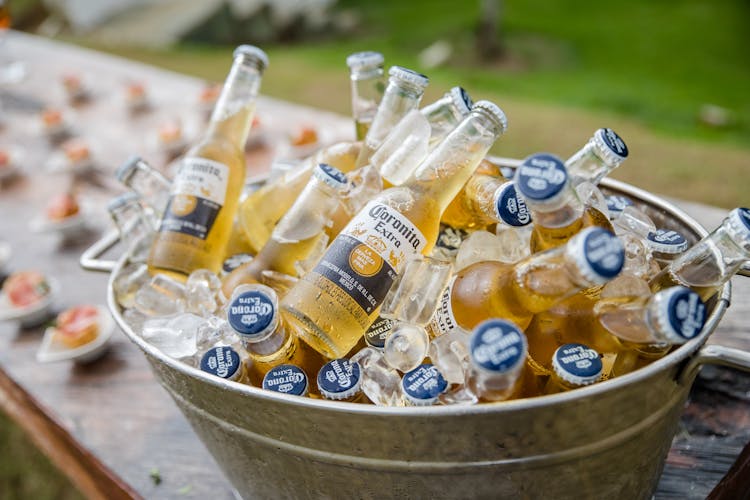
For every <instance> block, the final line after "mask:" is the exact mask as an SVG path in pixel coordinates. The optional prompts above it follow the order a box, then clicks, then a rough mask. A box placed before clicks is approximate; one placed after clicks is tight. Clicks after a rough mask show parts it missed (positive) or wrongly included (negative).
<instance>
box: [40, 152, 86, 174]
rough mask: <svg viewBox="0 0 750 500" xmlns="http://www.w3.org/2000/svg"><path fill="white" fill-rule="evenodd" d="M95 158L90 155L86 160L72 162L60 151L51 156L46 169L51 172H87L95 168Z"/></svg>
mask: <svg viewBox="0 0 750 500" xmlns="http://www.w3.org/2000/svg"><path fill="white" fill-rule="evenodd" d="M93 168H94V160H93V159H92V156H89V157H88V158H86V159H85V160H81V161H77V162H71V161H70V160H69V159H68V158H67V157H66V156H65V154H64V153H62V152H58V153H54V154H53V155H52V156H50V159H49V161H47V163H46V165H45V170H46V171H47V172H49V173H50V174H85V173H88V172H90V171H91V170H93Z"/></svg>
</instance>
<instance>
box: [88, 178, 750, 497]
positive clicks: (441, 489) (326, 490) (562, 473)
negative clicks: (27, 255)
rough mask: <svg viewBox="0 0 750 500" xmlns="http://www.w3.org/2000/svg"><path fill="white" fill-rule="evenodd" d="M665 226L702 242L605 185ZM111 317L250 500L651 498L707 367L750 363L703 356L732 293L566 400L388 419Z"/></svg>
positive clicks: (393, 411) (91, 259) (643, 200)
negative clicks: (215, 364)
mask: <svg viewBox="0 0 750 500" xmlns="http://www.w3.org/2000/svg"><path fill="white" fill-rule="evenodd" d="M602 185H603V187H604V189H605V190H606V191H607V192H609V193H615V194H624V195H626V196H628V197H630V198H631V199H633V200H634V201H636V202H637V203H638V204H639V205H640V206H641V207H642V208H644V209H645V210H647V212H648V213H649V215H651V216H652V217H653V218H654V219H655V220H656V222H657V225H658V226H660V227H667V228H672V229H678V230H681V231H682V232H683V233H685V234H687V235H688V236H689V238H690V239H692V240H693V241H697V240H698V239H699V238H701V237H702V236H704V235H705V234H706V231H705V229H703V228H702V227H701V226H700V225H699V224H698V223H697V222H696V221H694V220H693V219H691V218H690V217H689V216H688V215H686V214H685V213H684V212H682V211H681V210H679V209H678V208H676V207H675V206H673V205H671V204H669V203H667V202H665V201H664V200H661V199H659V198H656V197H654V196H653V195H651V194H649V193H647V192H645V191H642V190H639V189H637V188H634V187H632V186H629V185H627V184H623V183H620V182H616V181H612V180H608V179H607V180H605V181H604V182H603V183H602ZM113 241H114V240H113V237H110V238H109V240H107V241H102V242H100V243H99V244H98V245H95V247H92V248H91V249H89V251H87V253H86V254H84V256H82V259H81V264H82V265H83V266H84V267H85V268H87V269H95V270H107V271H110V270H111V271H113V272H112V277H111V278H110V283H109V287H108V298H107V301H108V304H109V307H110V309H111V312H112V314H113V316H114V317H115V320H116V321H117V323H118V324H119V325H120V327H121V328H122V329H123V330H124V332H125V333H126V335H127V336H128V337H129V338H130V340H132V341H133V342H134V343H135V344H136V345H137V346H138V347H140V348H141V349H142V350H143V352H144V354H145V355H146V357H147V359H148V360H149V362H150V363H151V366H152V368H153V371H154V373H155V374H156V377H157V379H158V380H159V381H160V382H161V384H162V385H163V386H164V387H165V388H166V389H167V391H168V392H169V394H170V395H171V396H172V398H173V399H174V401H175V402H176V403H177V405H178V406H179V408H180V409H181V410H182V412H183V413H184V414H185V416H186V417H187V419H188V420H189V421H190V423H191V425H192V427H193V429H194V430H195V432H196V433H197V434H198V436H199V437H200V439H201V440H202V441H203V443H204V444H205V446H206V447H207V448H208V450H209V451H210V452H211V454H212V455H213V456H214V458H215V459H216V461H217V463H218V464H219V465H220V467H221V468H222V470H223V471H224V473H225V474H226V476H227V478H228V479H229V480H230V481H231V483H232V484H233V485H234V487H235V488H236V489H237V491H238V492H239V493H240V495H242V496H243V497H245V498H256V497H261V498H282V497H283V498H307V497H314V498H382V497H438V498H444V497H456V498H467V497H480V498H481V497H491V498H518V497H520V498H556V499H561V498H576V499H579V498H609V499H615V498H623V499H628V500H630V499H635V498H649V497H650V496H651V494H652V492H653V491H654V489H655V487H656V484H657V481H658V478H659V476H660V474H661V471H662V468H663V466H664V461H665V459H666V455H667V452H668V450H669V448H670V445H671V443H672V438H673V436H674V434H675V432H676V430H677V424H678V421H679V418H680V414H681V413H682V410H683V407H684V404H685V402H686V399H687V397H688V393H689V389H690V386H691V384H692V383H693V381H694V379H695V377H696V374H697V372H698V370H699V368H700V367H701V365H703V364H706V363H710V364H721V365H727V366H732V367H736V368H740V369H743V370H747V371H750V354H749V353H746V352H743V351H740V350H737V349H731V348H727V347H721V346H716V345H708V346H707V345H704V344H705V341H706V338H707V337H708V336H709V334H710V333H711V332H712V331H713V330H714V329H715V328H716V326H717V324H718V322H719V320H720V319H721V317H722V316H723V314H724V312H725V310H726V308H727V307H728V305H729V301H730V296H731V289H730V288H731V287H730V285H729V284H727V285H726V286H724V288H723V289H722V290H721V291H720V293H719V294H718V296H717V297H716V298H715V299H714V300H712V301H711V303H710V304H709V309H710V315H709V317H708V322H707V324H706V327H705V329H704V331H703V332H702V334H701V335H700V337H698V338H695V339H693V340H692V341H690V342H688V343H687V344H685V345H683V346H681V347H680V348H679V349H676V350H675V351H674V352H672V353H670V354H669V355H668V356H666V357H664V358H662V359H660V360H658V361H656V362H654V363H653V364H651V365H649V366H647V367H645V368H642V369H640V370H638V371H636V372H633V373H631V374H628V375H625V376H622V377H619V378H615V379H612V380H608V381H606V382H602V383H599V384H595V385H593V386H590V387H586V388H583V389H578V390H575V391H572V392H568V393H564V394H556V395H552V396H544V397H539V398H533V399H526V400H518V401H508V402H503V403H493V404H481V405H476V406H471V407H465V406H456V407H450V406H442V407H427V408H381V407H376V406H371V405H359V404H353V403H334V402H329V401H321V400H315V399H308V398H299V397H294V396H286V395H281V394H277V393H271V392H267V391H263V390H261V389H258V388H255V387H249V386H246V385H241V384H238V383H234V382H227V381H223V380H220V379H218V378H215V377H212V376H209V375H207V374H205V373H203V372H201V371H199V370H196V369H194V368H191V367H189V366H187V365H184V364H182V363H180V362H178V361H174V360H172V359H171V358H169V357H167V356H165V355H164V354H162V353H161V352H160V351H159V350H157V349H155V348H154V347H152V346H151V345H149V344H147V343H146V342H144V341H143V340H142V339H141V338H140V336H139V335H137V334H136V333H135V332H133V331H132V329H131V328H130V327H129V326H128V325H127V324H126V323H125V321H124V320H123V317H122V314H121V310H120V307H119V306H118V305H117V303H116V301H115V299H114V294H113V288H112V279H113V278H114V276H116V275H117V273H118V272H119V270H120V269H121V268H122V266H123V265H124V260H120V261H119V262H117V263H112V262H109V263H108V262H103V261H99V260H97V259H96V256H97V255H98V254H100V253H101V252H102V251H103V250H104V249H105V248H106V247H107V246H109V245H111V244H112V243H113Z"/></svg>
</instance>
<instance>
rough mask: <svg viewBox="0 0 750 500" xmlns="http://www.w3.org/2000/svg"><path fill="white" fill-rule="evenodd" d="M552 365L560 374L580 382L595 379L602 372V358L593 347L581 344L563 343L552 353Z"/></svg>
mask: <svg viewBox="0 0 750 500" xmlns="http://www.w3.org/2000/svg"><path fill="white" fill-rule="evenodd" d="M553 365H554V367H555V369H556V370H558V372H560V371H562V372H563V373H560V375H561V376H564V377H565V378H568V379H570V378H573V379H575V381H576V382H580V383H582V384H585V383H589V382H593V381H595V380H597V379H598V378H599V377H600V376H601V373H602V367H603V365H602V359H601V357H600V356H599V353H598V352H596V351H595V350H594V349H591V348H590V347H588V346H586V345H583V344H565V345H562V346H560V347H558V348H557V350H556V351H555V354H554V355H553Z"/></svg>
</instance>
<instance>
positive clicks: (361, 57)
mask: <svg viewBox="0 0 750 500" xmlns="http://www.w3.org/2000/svg"><path fill="white" fill-rule="evenodd" d="M384 62H385V59H384V58H383V54H381V53H380V52H373V51H371V50H368V51H365V52H355V53H354V54H350V55H349V56H348V57H347V58H346V65H347V66H349V69H350V70H351V71H361V70H363V69H370V68H377V67H378V66H382V65H383V63H384Z"/></svg>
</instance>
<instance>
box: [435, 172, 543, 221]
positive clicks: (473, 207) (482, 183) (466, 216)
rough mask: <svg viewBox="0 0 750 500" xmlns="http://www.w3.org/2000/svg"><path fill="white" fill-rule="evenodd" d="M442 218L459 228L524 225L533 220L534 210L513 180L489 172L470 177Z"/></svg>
mask: <svg viewBox="0 0 750 500" xmlns="http://www.w3.org/2000/svg"><path fill="white" fill-rule="evenodd" d="M442 221H443V223H445V224H448V225H449V226H451V227H453V228H458V229H479V228H485V227H487V226H489V225H490V224H502V225H505V226H509V227H524V226H527V225H528V224H530V223H531V214H530V213H529V209H528V208H527V207H526V200H525V199H524V198H523V197H521V196H518V193H517V192H516V188H515V184H514V183H513V181H507V180H505V178H503V177H497V176H493V175H486V174H485V175H474V176H473V177H472V178H471V179H469V182H467V183H466V186H465V187H464V189H463V190H462V191H461V192H460V193H459V194H458V196H456V198H455V199H454V200H453V201H452V202H451V204H450V205H449V206H448V209H446V211H445V213H444V214H443V218H442Z"/></svg>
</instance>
